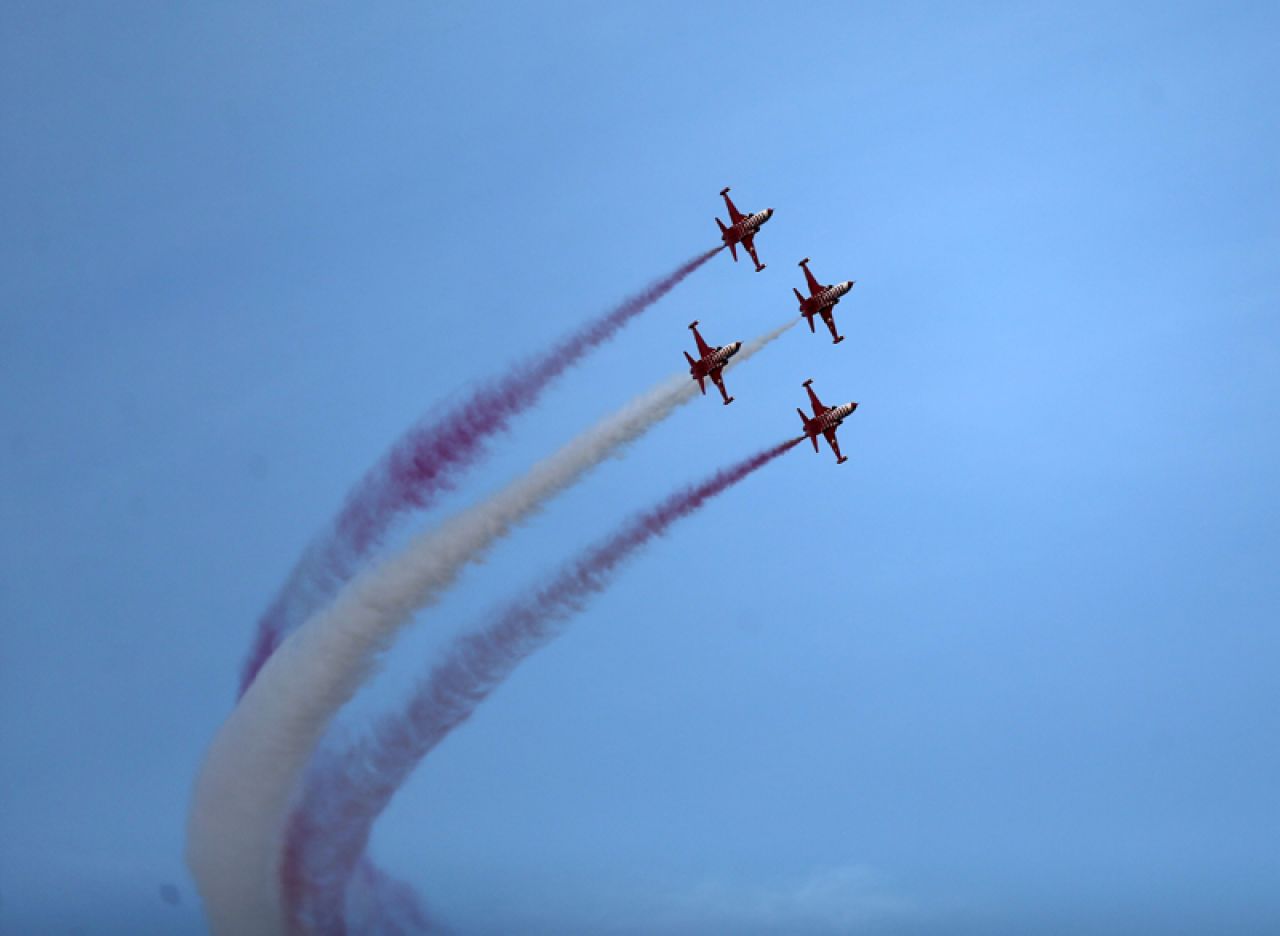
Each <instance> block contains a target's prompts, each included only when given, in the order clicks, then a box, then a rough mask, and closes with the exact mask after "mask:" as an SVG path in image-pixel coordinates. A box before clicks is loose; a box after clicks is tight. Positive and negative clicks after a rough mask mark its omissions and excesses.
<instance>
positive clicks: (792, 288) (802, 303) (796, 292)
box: [791, 286, 804, 305]
mask: <svg viewBox="0 0 1280 936" xmlns="http://www.w3.org/2000/svg"><path fill="white" fill-rule="evenodd" d="M791 291H792V292H793V293H795V294H796V300H797V301H798V302H799V303H800V304H801V305H804V296H802V295H800V290H798V289H796V288H795V287H794V286H792V287H791Z"/></svg>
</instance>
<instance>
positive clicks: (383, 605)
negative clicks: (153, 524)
mask: <svg viewBox="0 0 1280 936" xmlns="http://www.w3.org/2000/svg"><path fill="white" fill-rule="evenodd" d="M794 324H795V320H792V321H789V322H787V323H786V324H785V325H783V326H781V327H779V328H776V329H774V330H773V331H771V332H769V333H768V334H766V335H763V336H761V337H760V338H758V339H756V340H755V341H754V342H752V343H751V345H749V346H744V347H743V349H742V350H741V351H739V352H738V354H737V356H736V357H735V358H734V359H733V361H731V362H730V363H737V362H739V361H745V360H747V359H749V358H750V357H751V356H752V355H753V354H755V353H756V352H758V351H759V350H760V349H762V348H763V347H765V346H766V345H767V344H769V343H770V342H771V341H773V340H774V339H776V338H777V337H778V336H779V335H781V334H782V333H783V332H785V331H786V330H787V329H788V328H790V327H792V326H793V325H794ZM696 394H697V387H696V386H695V385H694V383H693V381H692V380H690V379H688V378H687V377H679V378H675V379H673V380H670V381H667V382H664V383H663V384H660V385H659V386H658V387H657V388H656V389H655V390H653V391H652V392H650V393H648V394H646V395H644V396H642V397H641V398H639V399H638V400H637V401H635V402H633V403H632V404H630V405H628V406H626V407H624V408H623V409H622V410H621V411H620V412H618V413H616V414H614V415H613V416H610V417H608V418H606V419H604V420H602V421H601V422H600V423H598V424H597V425H596V426H594V427H593V428H591V429H589V430H587V431H586V432H585V433H583V434H582V435H580V436H578V437H577V438H575V439H573V440H572V441H570V442H569V443H568V444H567V445H565V446H564V447H563V448H562V449H560V451H558V452H556V453H555V454H554V455H552V456H551V457H550V458H547V459H546V460H544V461H542V462H540V463H539V464H537V465H535V466H534V467H533V468H532V469H531V470H530V471H529V472H528V473H527V474H526V475H524V476H523V477H522V478H519V479H517V480H516V481H514V482H512V483H511V484H509V485H508V486H507V487H506V488H504V489H503V490H501V491H499V492H498V493H497V494H495V495H494V496H492V497H490V498H489V499H488V500H485V501H483V502H481V503H479V504H477V505H475V506H474V507H472V508H470V509H469V510H466V511H464V512H462V513H460V514H458V515H456V516H455V517H453V518H452V519H450V520H449V521H447V522H446V523H444V524H443V525H441V526H440V527H439V528H438V529H437V530H435V531H433V532H430V533H427V534H425V535H423V536H420V537H419V538H418V539H417V540H415V541H414V542H413V543H411V544H410V545H409V547H408V548H407V549H406V550H404V551H403V552H402V553H400V554H399V555H398V556H396V557H394V558H392V559H390V560H388V561H386V562H385V563H383V564H382V565H380V566H379V567H377V568H375V569H373V570H371V571H369V572H367V573H365V574H363V575H362V576H360V577H358V578H357V579H355V580H354V581H353V582H352V583H351V584H350V585H349V586H348V587H347V588H345V589H343V591H342V592H341V593H340V594H339V595H338V597H337V599H336V600H335V601H334V603H333V605H332V606H330V607H329V608H328V609H327V610H326V611H324V612H323V613H321V614H318V615H316V616H315V617H313V618H311V619H310V620H309V621H308V622H307V624H306V625H305V626H303V627H301V628H299V629H298V630H297V631H295V632H294V633H293V634H292V635H290V636H289V637H288V638H287V639H286V640H284V641H283V642H282V643H281V645H280V647H279V649H277V650H276V652H275V653H274V654H272V655H271V656H270V657H269V658H268V659H267V661H266V663H265V664H264V665H263V667H262V669H261V671H260V672H259V674H258V678H257V679H255V680H254V681H253V682H252V684H251V685H250V686H249V687H248V689H247V691H246V692H245V694H244V695H243V696H242V697H241V699H240V703H239V704H238V705H237V706H236V707H235V708H234V709H233V710H232V712H231V715H230V716H229V717H228V718H227V721H226V722H225V723H224V724H223V726H222V727H221V728H220V729H219V731H218V733H217V734H216V735H215V736H214V739H213V742H212V744H211V745H210V748H209V752H208V754H207V755H206V758H205V763H204V766H203V768H202V770H201V772H200V774H199V776H198V777H197V778H196V787H195V792H194V794H193V797H192V806H191V813H190V816H189V818H188V824H187V861H188V864H189V865H190V866H191V869H192V872H193V873H194V875H195V877H196V881H197V884H198V885H199V887H200V891H201V894H202V895H203V897H204V900H205V906H206V908H207V909H208V913H209V917H210V922H211V924H212V927H213V929H214V931H215V932H217V933H220V934H235V936H242V934H243V936H252V934H257V933H263V934H273V933H279V932H281V928H282V926H283V917H282V915H281V906H280V899H279V897H280V894H279V891H278V883H279V881H280V878H279V876H278V872H279V868H278V867H277V864H278V861H279V851H278V846H279V843H280V837H281V835H282V834H283V830H284V823H285V819H286V815H287V809H288V805H289V798H290V796H291V795H292V793H293V791H294V788H295V784H296V782H297V780H298V778H299V777H300V776H301V774H302V771H303V769H304V767H305V765H306V762H307V760H308V759H309V757H310V755H311V752H312V750H313V749H314V747H315V745H316V743H317V742H318V741H319V739H320V736H321V734H322V733H323V731H324V729H325V727H326V726H327V725H328V723H329V721H330V720H331V719H332V717H333V715H334V714H335V713H336V712H337V711H338V709H339V708H341V706H342V705H343V704H344V703H345V702H346V701H347V700H348V699H350V698H351V696H352V695H353V694H354V693H355V691H356V689H357V688H358V687H359V686H360V684H361V683H363V682H364V680H365V678H366V677H367V676H368V674H369V672H370V670H371V669H372V667H373V665H374V662H375V659H376V656H377V653H378V652H379V651H380V650H382V649H383V648H384V647H386V646H387V645H388V644H389V643H390V641H391V640H392V638H394V636H395V635H396V633H397V632H398V630H399V629H400V627H401V626H403V625H404V623H405V622H406V621H408V619H409V617H410V616H411V614H412V613H413V612H414V611H415V610H416V609H418V608H421V607H423V606H426V605H428V604H431V603H433V602H434V601H436V600H437V599H438V598H439V596H440V595H441V594H443V592H444V591H445V590H446V589H447V588H448V587H449V586H450V585H451V584H452V583H453V581H454V580H455V579H456V577H457V576H458V574H459V573H460V572H461V571H462V569H463V568H464V567H465V566H466V565H467V564H468V563H470V562H474V561H476V560H477V559H479V558H480V557H481V556H482V555H483V554H484V552H485V551H486V550H487V549H488V547H489V546H491V545H492V544H493V543H494V542H495V541H496V540H498V539H499V538H501V537H502V536H504V535H506V534H507V532H509V531H510V530H511V529H512V528H513V527H514V526H515V524H517V523H519V522H520V521H522V520H523V519H525V518H526V517H528V516H529V515H530V514H531V513H533V512H534V511H536V510H537V509H538V508H539V507H540V506H541V505H542V504H544V503H545V502H546V501H547V500H548V499H549V498H551V497H552V496H554V495H555V494H556V493H558V492H559V491H562V490H564V489H565V488H566V487H568V486H569V485H571V484H573V483H574V482H576V481H577V480H578V479H579V478H580V477H582V475H583V474H585V473H586V472H587V471H589V470H590V469H591V468H592V467H594V466H595V465H597V464H599V463H600V462H601V461H602V460H604V459H605V458H607V457H608V456H609V455H611V454H613V453H615V452H617V451H619V450H620V449H622V448H623V447H625V446H626V445H627V444H628V443H630V442H631V441H633V440H634V439H636V438H638V437H639V436H640V435H642V434H643V433H644V432H645V431H646V430H647V429H649V428H650V427H651V426H653V425H655V424H656V423H657V422H659V421H660V420H662V419H663V418H665V417H666V416H667V415H668V414H670V413H671V412H672V410H674V409H675V408H676V407H677V406H678V405H680V404H681V403H684V402H686V401H688V400H690V399H692V398H693V396H695V395H696Z"/></svg>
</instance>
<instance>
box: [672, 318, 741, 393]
mask: <svg viewBox="0 0 1280 936" xmlns="http://www.w3.org/2000/svg"><path fill="white" fill-rule="evenodd" d="M689 330H690V331H692V332H693V340H694V341H696V342H697V343H698V358H697V360H694V359H693V358H691V357H690V356H689V352H688V351H686V352H685V353H684V359H685V360H686V361H688V362H689V373H690V374H691V375H692V376H693V379H694V380H696V381H697V382H698V389H699V390H701V391H702V395H703V396H706V395H707V378H708V377H710V378H711V382H712V383H713V384H715V385H716V389H718V390H719V391H720V396H722V397H724V405H725V406H728V405H729V404H730V403H732V402H733V397H731V396H729V394H728V393H727V392H726V391H725V389H724V377H723V376H721V373H722V372H723V371H724V366H725V365H726V364H728V363H729V358H731V357H733V356H734V355H735V354H737V353H738V350H739V349H740V348H741V347H742V342H741V341H735V342H733V343H731V344H727V345H725V346H724V347H723V348H713V347H711V346H710V345H709V344H707V343H706V342H705V341H703V340H702V336H701V335H700V334H698V323H697V322H691V323H690V324H689Z"/></svg>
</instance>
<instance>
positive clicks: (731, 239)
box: [684, 187, 858, 465]
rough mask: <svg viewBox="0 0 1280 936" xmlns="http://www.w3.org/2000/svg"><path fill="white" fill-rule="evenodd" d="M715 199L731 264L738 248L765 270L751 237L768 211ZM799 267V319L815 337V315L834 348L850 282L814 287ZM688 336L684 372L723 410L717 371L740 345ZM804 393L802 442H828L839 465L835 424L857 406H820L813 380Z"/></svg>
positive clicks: (726, 197)
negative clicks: (723, 212)
mask: <svg viewBox="0 0 1280 936" xmlns="http://www.w3.org/2000/svg"><path fill="white" fill-rule="evenodd" d="M720 195H721V196H722V197H723V198H724V203H725V206H726V207H727V208H728V209H729V222H730V223H729V225H728V226H726V225H725V223H724V222H723V221H721V220H720V219H719V218H716V224H718V225H719V226H720V239H721V240H722V241H724V244H725V246H726V247H728V248H729V252H730V253H731V254H732V255H733V260H734V262H735V263H736V262H737V261H738V245H739V244H741V245H742V247H743V248H744V249H745V250H746V251H747V253H748V254H749V255H750V257H751V260H752V261H753V262H754V263H755V265H756V272H757V273H759V272H760V271H761V270H763V269H764V264H763V263H761V262H760V258H759V257H757V256H756V247H755V236H756V233H757V232H758V231H759V230H760V228H761V226H762V225H763V224H764V223H765V222H766V221H768V220H769V219H770V218H771V217H773V209H772V208H766V209H765V210H764V211H757V212H755V213H753V214H749V215H745V214H743V213H742V212H741V211H739V210H738V209H737V207H736V206H735V205H734V204H733V201H732V199H730V198H729V189H728V188H727V187H726V188H724V189H722V190H721V192H720ZM800 268H801V269H803V270H804V278H805V282H806V284H807V285H808V287H809V295H808V296H805V295H803V294H802V293H801V292H800V290H798V289H795V288H793V289H792V290H791V291H792V292H793V293H795V296H796V299H797V300H798V301H799V302H800V316H801V318H803V319H804V320H805V321H807V322H808V323H809V331H810V332H811V333H813V332H816V331H817V328H816V326H815V324H814V320H813V318H814V316H815V315H816V316H820V317H821V318H822V321H823V322H824V323H825V324H826V326H827V330H828V331H830V332H831V343H832V344H839V343H840V342H842V341H844V335H841V334H839V333H838V332H837V331H836V321H835V314H834V310H835V307H836V305H837V304H839V302H840V300H841V299H842V298H843V297H844V296H845V295H847V294H848V292H849V290H851V289H853V284H854V280H845V281H844V282H843V283H835V284H827V285H824V284H822V283H819V282H818V279H817V277H815V276H814V275H813V273H812V271H810V269H809V258H808V257H805V258H804V259H803V260H801V261H800ZM689 328H690V330H691V331H692V332H693V337H694V340H695V341H696V342H697V343H698V357H697V359H696V360H695V359H694V358H693V357H691V356H690V355H689V352H687V351H686V352H685V354H684V357H685V360H686V361H688V362H689V373H690V374H691V375H692V377H693V379H694V380H696V381H697V382H698V389H699V390H701V391H702V393H703V395H704V396H705V395H706V393H707V385H706V380H707V378H708V377H710V378H711V382H712V383H714V384H715V385H716V387H717V388H718V389H719V390H720V396H721V397H723V398H724V402H725V405H726V406H727V405H729V404H730V403H732V402H733V397H731V396H729V394H728V392H727V391H726V390H725V388H724V379H723V376H722V371H723V370H724V367H725V365H726V364H727V363H728V362H729V358H731V357H733V356H734V355H735V354H737V353H738V350H739V349H740V348H741V347H742V342H741V341H735V342H733V344H730V345H726V346H724V347H723V348H713V347H711V346H710V345H708V344H707V343H706V342H705V341H703V340H702V336H701V335H700V334H698V323H697V322H694V323H692V324H691V325H690V326H689ZM802 386H803V387H804V388H805V390H807V391H808V393H809V403H810V405H811V406H812V407H813V415H812V416H806V415H805V412H804V410H802V409H799V408H797V409H796V412H797V413H799V414H800V422H801V424H802V425H803V426H804V438H806V439H808V440H809V441H810V442H812V443H813V450H814V451H815V452H816V451H818V437H819V436H821V437H823V438H825V439H826V440H827V444H828V445H829V446H831V451H832V452H833V453H834V454H835V456H836V464H837V465H842V464H844V463H845V462H847V461H848V460H849V459H848V458H847V457H845V456H844V455H841V454H840V443H839V442H838V441H837V440H836V430H837V429H838V428H840V424H841V423H843V422H844V421H845V419H846V418H847V417H848V416H849V415H850V414H851V413H852V412H853V411H854V410H856V409H857V408H858V404H857V403H852V402H851V403H842V404H840V405H839V406H824V405H823V403H822V401H821V400H819V399H818V395H817V394H816V393H814V392H813V380H811V379H810V380H806V381H805V382H804V384H803V385H802Z"/></svg>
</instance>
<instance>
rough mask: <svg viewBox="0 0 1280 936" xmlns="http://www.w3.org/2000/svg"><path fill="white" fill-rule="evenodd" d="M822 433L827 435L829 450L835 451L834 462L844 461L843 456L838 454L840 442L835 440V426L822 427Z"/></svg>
mask: <svg viewBox="0 0 1280 936" xmlns="http://www.w3.org/2000/svg"><path fill="white" fill-rule="evenodd" d="M822 434H823V435H824V436H826V437H827V445H829V446H831V451H832V452H834V453H835V456H836V462H837V463H838V462H842V461H844V456H843V455H841V454H840V443H839V442H837V441H836V430H835V427H834V426H832V427H831V428H830V429H823V430H822Z"/></svg>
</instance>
